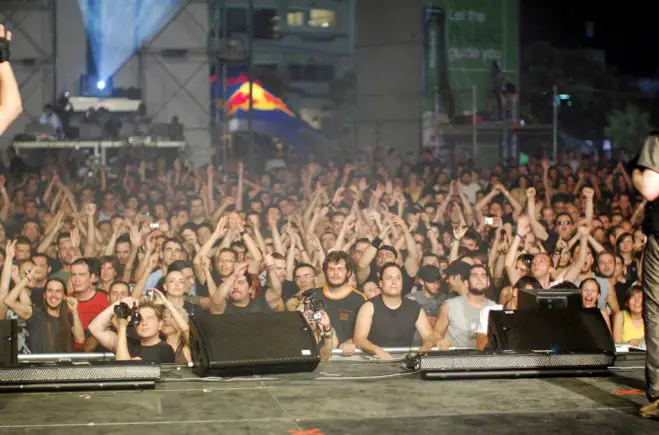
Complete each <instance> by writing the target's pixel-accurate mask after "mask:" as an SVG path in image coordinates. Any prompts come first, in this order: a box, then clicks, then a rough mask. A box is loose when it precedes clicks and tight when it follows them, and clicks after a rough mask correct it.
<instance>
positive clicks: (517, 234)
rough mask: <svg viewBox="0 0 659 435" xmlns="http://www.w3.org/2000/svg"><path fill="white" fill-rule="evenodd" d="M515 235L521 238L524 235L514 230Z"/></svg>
mask: <svg viewBox="0 0 659 435" xmlns="http://www.w3.org/2000/svg"><path fill="white" fill-rule="evenodd" d="M515 235H516V236H517V237H519V238H520V239H523V238H524V236H523V235H521V234H520V233H517V232H516V233H515Z"/></svg>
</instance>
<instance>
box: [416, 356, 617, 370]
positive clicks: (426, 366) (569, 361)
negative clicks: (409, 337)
mask: <svg viewBox="0 0 659 435" xmlns="http://www.w3.org/2000/svg"><path fill="white" fill-rule="evenodd" d="M419 362H420V369H421V370H422V371H424V370H439V371H442V370H513V369H532V368H533V369H548V368H574V367H600V366H602V367H607V366H609V365H611V364H613V357H612V356H610V355H605V354H555V355H554V354H528V353H520V354H501V353H489V352H482V353H480V354H467V355H461V354H459V353H458V354H449V353H439V354H429V355H426V356H422V357H421V358H420V361H419Z"/></svg>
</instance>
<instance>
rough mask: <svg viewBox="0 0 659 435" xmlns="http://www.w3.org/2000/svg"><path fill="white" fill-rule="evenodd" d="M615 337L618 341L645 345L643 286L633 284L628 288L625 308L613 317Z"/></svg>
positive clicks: (633, 344) (640, 345)
mask: <svg viewBox="0 0 659 435" xmlns="http://www.w3.org/2000/svg"><path fill="white" fill-rule="evenodd" d="M613 339H614V340H615V342H616V343H620V344H631V345H632V346H639V347H643V346H644V345H645V326H644V324H643V288H642V287H641V286H640V285H637V284H636V285H633V286H631V287H630V288H629V290H627V299H626V300H625V309H624V310H621V311H618V312H617V313H616V314H615V315H614V317H613Z"/></svg>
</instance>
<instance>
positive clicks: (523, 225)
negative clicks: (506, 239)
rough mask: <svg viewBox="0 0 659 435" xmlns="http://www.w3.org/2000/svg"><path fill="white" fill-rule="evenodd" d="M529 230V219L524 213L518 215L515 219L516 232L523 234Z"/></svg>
mask: <svg viewBox="0 0 659 435" xmlns="http://www.w3.org/2000/svg"><path fill="white" fill-rule="evenodd" d="M529 231H531V221H530V220H529V216H528V215H526V214H523V215H520V217H519V219H517V232H518V233H519V235H520V236H525V235H527V234H528V233H529Z"/></svg>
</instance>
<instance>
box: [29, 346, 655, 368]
mask: <svg viewBox="0 0 659 435" xmlns="http://www.w3.org/2000/svg"><path fill="white" fill-rule="evenodd" d="M383 350H384V351H385V352H388V353H390V354H392V355H393V356H394V357H396V358H397V359H400V358H402V357H403V356H404V355H407V354H416V352H418V351H419V347H385V348H383ZM439 350H440V349H439V348H437V347H433V348H432V351H439ZM449 350H474V348H470V347H452V348H450V349H449ZM630 351H641V352H644V351H645V349H643V348H642V347H636V346H631V345H628V344H616V353H618V354H622V353H629V352H630ZM375 359H376V358H375V357H374V356H373V355H370V354H368V353H366V352H364V351H361V350H359V349H357V350H355V352H354V353H353V354H351V355H350V356H345V355H344V354H343V351H342V350H341V349H332V360H333V361H367V360H375ZM76 361H114V354H113V353H112V352H106V353H40V354H28V355H18V362H19V363H22V364H31V363H44V362H76Z"/></svg>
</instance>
